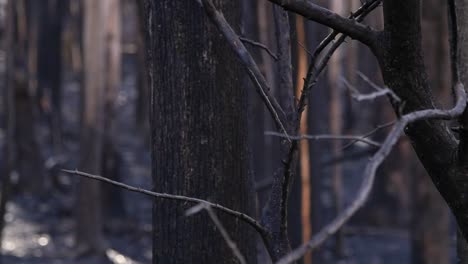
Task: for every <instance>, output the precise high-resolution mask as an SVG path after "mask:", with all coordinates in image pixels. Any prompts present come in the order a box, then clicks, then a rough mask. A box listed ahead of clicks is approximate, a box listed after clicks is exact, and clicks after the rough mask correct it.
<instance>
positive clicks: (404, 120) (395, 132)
mask: <svg viewBox="0 0 468 264" xmlns="http://www.w3.org/2000/svg"><path fill="white" fill-rule="evenodd" d="M455 89H456V93H457V98H458V100H457V103H456V105H455V106H454V107H453V108H452V109H450V110H439V109H428V110H421V111H416V112H412V113H409V114H406V115H404V116H402V117H401V118H400V119H399V120H398V121H397V122H396V123H395V125H394V126H393V129H392V131H391V132H390V133H389V135H388V136H387V138H386V139H385V141H384V143H383V144H382V147H381V148H380V149H379V151H377V152H376V153H375V154H374V156H373V157H372V159H371V160H370V162H369V163H368V164H367V166H366V169H365V171H364V180H363V182H362V184H361V187H360V189H359V192H358V195H357V197H356V199H355V200H354V201H353V202H352V203H351V205H350V206H349V207H347V208H346V209H345V210H344V211H343V212H342V213H340V214H339V215H338V216H337V217H336V218H335V219H334V220H333V221H332V222H331V223H329V224H328V225H327V226H325V227H324V228H323V229H322V230H321V231H320V232H318V233H317V234H316V235H315V236H314V237H313V238H312V239H311V240H310V241H309V242H307V243H306V244H304V245H302V246H300V247H299V248H297V249H295V250H293V251H292V252H291V253H290V254H288V255H286V256H285V257H283V258H282V259H280V260H279V261H278V262H277V263H278V264H286V263H292V262H294V261H296V260H298V259H300V258H301V257H302V256H303V255H304V254H305V253H306V252H307V251H308V250H310V249H313V248H316V247H318V246H320V245H321V244H322V243H323V242H324V241H325V240H327V238H328V237H330V236H331V235H333V234H334V233H336V232H337V231H338V230H339V229H340V228H341V227H342V226H343V225H344V224H345V223H346V222H347V221H348V220H349V219H350V218H351V217H352V216H353V215H354V214H355V213H356V212H357V210H358V209H359V208H361V207H362V206H363V205H364V203H365V202H366V200H367V198H368V196H369V193H370V191H371V190H372V186H373V183H374V179H375V173H376V170H377V168H378V167H379V166H380V164H381V163H382V161H383V160H385V158H386V157H387V156H388V154H389V153H390V151H391V150H392V149H393V147H394V146H395V144H396V143H397V142H398V140H399V138H400V136H401V135H402V133H403V132H404V129H405V128H406V126H408V124H410V123H413V122H416V121H419V120H427V119H444V120H450V119H454V118H457V117H458V116H460V115H461V114H462V113H463V111H464V109H465V108H466V101H467V97H466V93H465V90H464V87H463V84H461V83H457V84H456V88H455Z"/></svg>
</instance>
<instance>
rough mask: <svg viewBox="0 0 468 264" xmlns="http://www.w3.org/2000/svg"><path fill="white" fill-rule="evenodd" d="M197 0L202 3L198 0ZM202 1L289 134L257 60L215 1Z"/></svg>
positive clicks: (269, 108) (280, 126)
mask: <svg viewBox="0 0 468 264" xmlns="http://www.w3.org/2000/svg"><path fill="white" fill-rule="evenodd" d="M196 1H197V2H198V3H200V2H199V1H198V0H196ZM201 3H202V5H201V6H202V7H203V8H204V10H205V11H206V14H207V15H208V17H209V18H210V20H211V21H212V22H213V23H214V24H215V25H216V27H217V28H218V29H219V31H221V33H222V34H223V36H224V38H225V39H226V41H227V42H228V44H229V45H230V46H231V48H232V49H233V50H234V52H235V53H236V54H237V56H238V57H239V59H240V61H241V62H242V64H243V65H244V67H245V68H246V69H247V72H248V74H249V76H250V78H251V79H252V81H253V82H254V85H255V88H256V90H257V92H258V93H259V94H260V96H261V98H262V100H263V102H264V103H265V105H266V107H267V108H268V110H269V112H270V114H271V115H272V116H273V119H274V120H275V123H276V125H277V127H278V128H279V129H280V130H281V131H282V132H284V133H286V134H288V131H287V130H286V125H285V124H286V122H287V121H286V115H285V113H284V111H283V109H282V108H281V106H280V105H279V103H278V102H277V101H276V99H275V98H274V97H273V95H271V93H270V87H269V85H268V82H267V81H266V80H265V77H264V76H263V75H262V73H261V72H260V69H259V68H258V65H257V64H256V63H255V60H254V59H253V58H252V56H251V55H250V53H249V51H248V50H247V49H246V48H245V46H244V44H243V43H242V41H241V40H240V39H239V36H238V35H237V33H236V32H235V31H234V29H232V27H231V26H230V25H229V23H228V22H227V21H226V19H225V18H224V16H223V14H222V13H221V12H220V11H218V10H217V9H216V7H215V6H214V4H213V2H212V1H211V0H201Z"/></svg>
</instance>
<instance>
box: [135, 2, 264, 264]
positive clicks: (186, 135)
mask: <svg viewBox="0 0 468 264" xmlns="http://www.w3.org/2000/svg"><path fill="white" fill-rule="evenodd" d="M216 3H217V6H218V7H220V8H221V9H222V10H223V11H224V14H225V15H226V17H227V20H229V21H230V22H231V23H232V24H233V25H239V17H240V12H239V11H240V9H239V5H238V4H237V3H236V2H233V1H227V0H223V1H216ZM144 5H145V6H144V10H145V25H147V27H146V28H145V33H146V40H147V43H146V44H147V48H148V54H149V60H148V71H149V78H150V86H151V90H152V96H151V100H152V102H151V119H150V120H151V131H152V132H151V137H152V175H153V181H154V186H155V187H154V190H155V191H158V192H165V193H173V194H179V195H186V196H190V197H198V198H202V199H208V200H210V201H213V202H216V203H219V204H223V205H225V206H228V207H230V208H233V209H235V210H239V211H242V212H245V213H249V212H250V206H251V204H252V203H251V201H249V199H248V198H249V197H251V195H250V193H251V191H252V190H251V186H249V181H248V170H247V169H248V159H247V158H248V156H247V131H246V130H247V116H246V97H245V96H246V92H245V90H244V89H243V87H242V74H241V71H240V69H239V66H237V65H238V64H237V61H236V60H235V57H234V55H233V54H231V53H230V52H229V50H230V48H229V47H228V46H227V44H226V42H225V40H224V39H223V38H222V36H220V34H219V33H218V31H217V29H216V28H215V27H214V26H213V25H212V24H211V22H210V21H209V20H208V18H207V17H206V15H205V13H204V11H203V9H202V8H200V6H199V4H198V3H197V1H172V0H162V1H150V0H146V1H144ZM237 30H238V29H237ZM191 206H193V205H189V204H184V203H180V202H177V201H167V200H155V201H154V209H153V228H154V230H153V242H154V243H153V263H237V261H236V259H235V257H234V255H233V254H232V252H231V250H230V249H229V247H228V246H227V245H226V243H225V242H224V241H223V238H222V236H221V235H220V234H219V231H218V230H217V229H216V228H215V226H214V225H213V223H212V221H211V220H210V219H209V218H208V216H207V215H206V214H204V213H203V214H200V215H195V216H191V217H184V214H185V212H186V210H187V209H189V208H190V207H191ZM219 217H220V219H221V221H222V223H223V224H224V226H225V227H226V229H227V232H228V233H229V235H230V236H231V237H232V238H233V240H234V241H235V242H236V243H237V245H238V247H239V249H240V251H241V252H242V253H243V254H244V256H245V257H246V259H247V261H248V263H255V255H254V252H255V236H252V235H251V234H250V229H249V228H248V227H247V226H245V225H244V224H242V223H241V222H239V221H236V220H234V219H232V218H231V217H226V215H222V214H220V215H219Z"/></svg>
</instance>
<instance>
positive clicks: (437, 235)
mask: <svg viewBox="0 0 468 264" xmlns="http://www.w3.org/2000/svg"><path fill="white" fill-rule="evenodd" d="M422 10H423V19H422V30H423V33H424V34H423V49H424V55H425V56H424V59H425V63H426V66H427V70H428V73H429V82H430V84H431V86H432V88H433V90H434V94H435V95H436V98H437V99H438V103H439V105H440V106H441V107H449V105H450V104H449V103H448V102H449V101H450V98H451V96H450V95H451V92H450V90H451V89H450V71H449V70H448V69H450V66H449V48H448V47H449V45H448V44H449V43H448V41H447V38H448V34H447V30H448V27H447V16H446V14H447V12H446V1H443V0H431V1H424V3H423V9H422ZM412 160H413V161H412V163H413V164H412V167H413V170H412V172H413V173H412V174H411V178H412V179H411V180H412V184H411V192H410V194H411V201H412V210H411V212H412V214H413V215H412V222H411V238H412V240H411V247H412V250H411V254H412V262H413V263H415V264H417V263H425V264H431V263H434V264H435V263H440V264H444V263H449V242H450V237H449V213H448V208H447V205H446V204H445V202H444V201H443V199H442V197H441V196H440V194H439V193H438V192H437V190H436V189H435V187H434V185H433V184H432V182H431V181H430V179H429V177H428V176H427V173H426V171H425V170H424V168H422V166H421V165H420V163H419V161H417V160H416V159H412Z"/></svg>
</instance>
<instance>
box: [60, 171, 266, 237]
mask: <svg viewBox="0 0 468 264" xmlns="http://www.w3.org/2000/svg"><path fill="white" fill-rule="evenodd" d="M62 171H63V172H66V173H69V174H73V175H78V176H81V177H85V178H89V179H93V180H97V181H100V182H104V183H107V184H111V185H114V186H117V187H120V188H122V189H126V190H129V191H132V192H137V193H141V194H144V195H147V196H151V197H154V198H159V199H168V200H176V201H182V202H190V203H195V204H205V205H206V206H210V207H211V208H214V209H216V210H218V211H221V212H224V213H226V214H228V215H231V216H233V217H235V218H237V219H239V220H241V221H243V222H245V223H247V224H249V225H250V226H252V227H253V228H254V229H255V230H256V231H257V232H258V233H259V234H260V235H261V236H262V238H266V236H268V232H267V230H265V228H264V227H263V226H262V225H261V224H260V223H259V222H258V221H257V220H255V219H253V218H252V217H250V216H248V215H246V214H244V213H242V212H239V211H235V210H233V209H230V208H227V207H224V206H222V205H219V204H216V203H212V202H209V201H206V200H203V199H198V198H194V197H188V196H183V195H174V194H168V193H158V192H152V191H149V190H145V189H143V188H139V187H134V186H130V185H127V184H124V183H121V182H117V181H113V180H110V179H108V178H106V177H102V176H99V175H93V174H89V173H86V172H81V171H78V170H62Z"/></svg>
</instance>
